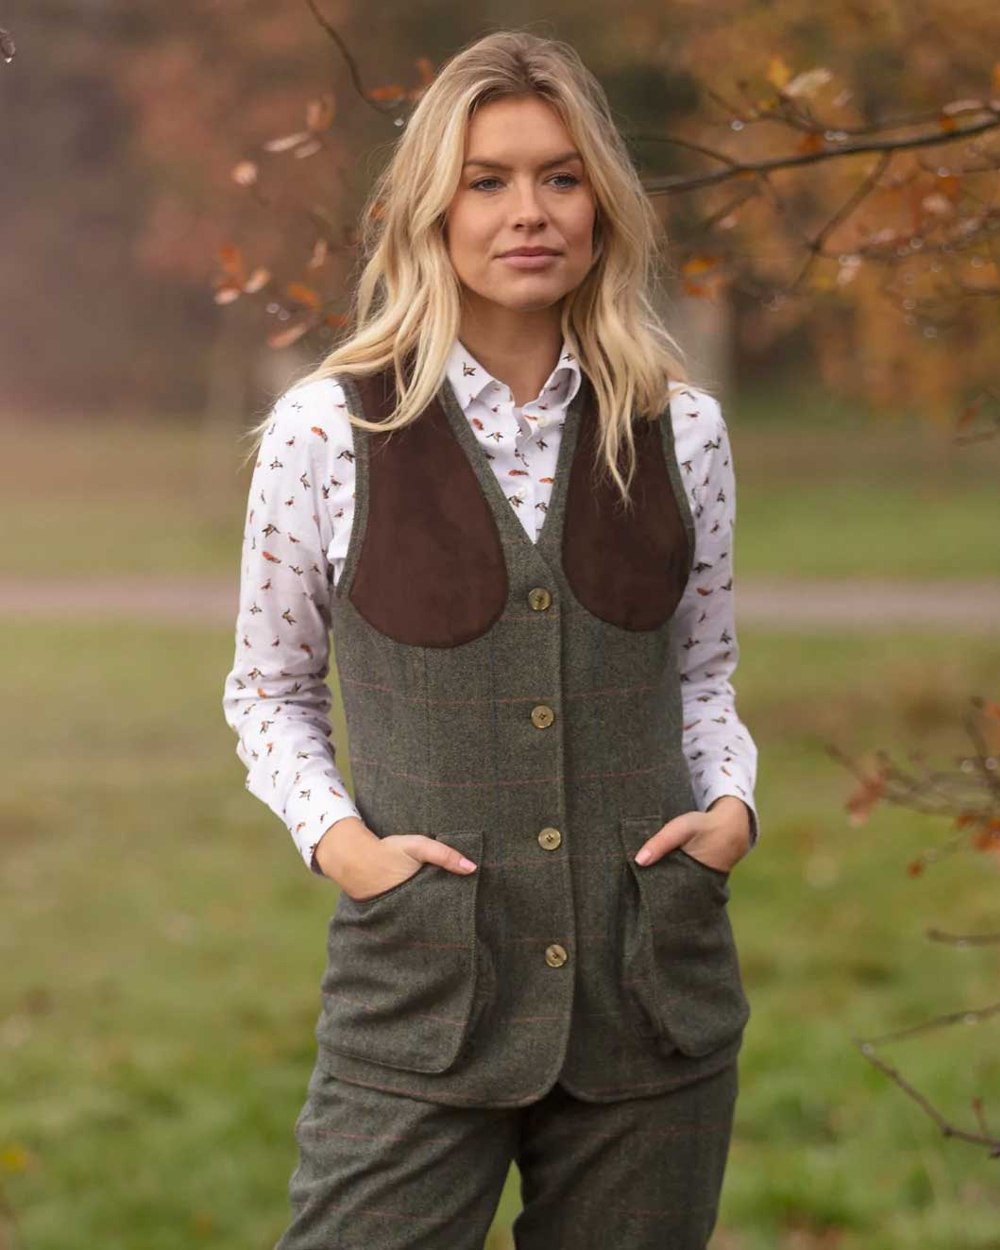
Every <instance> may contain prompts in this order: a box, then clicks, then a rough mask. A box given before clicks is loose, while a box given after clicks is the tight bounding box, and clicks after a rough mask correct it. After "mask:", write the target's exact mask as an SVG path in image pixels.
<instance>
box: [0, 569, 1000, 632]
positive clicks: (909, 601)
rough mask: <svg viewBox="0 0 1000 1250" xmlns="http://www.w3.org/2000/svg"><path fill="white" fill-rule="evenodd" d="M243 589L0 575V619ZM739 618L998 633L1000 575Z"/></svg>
mask: <svg viewBox="0 0 1000 1250" xmlns="http://www.w3.org/2000/svg"><path fill="white" fill-rule="evenodd" d="M236 595H237V588H236V584H235V582H233V581H227V580H225V579H223V578H218V577H207V578H206V577H202V578H194V577H168V576H162V577H159V576H158V577H130V576H125V575H120V576H111V577H89V578H85V579H82V578H44V579H35V578H28V577H23V578H21V577H0V617H6V618H7V619H12V618H15V617H49V618H52V617H56V616H58V615H60V614H63V615H72V616H74V617H77V618H80V617H86V618H88V619H99V618H102V617H103V618H120V617H126V616H129V617H136V616H138V617H144V618H156V619H158V620H162V621H172V622H176V621H184V622H190V623H192V624H205V625H225V624H227V623H230V624H233V623H235V613H236ZM736 596H737V599H736V611H737V625H766V626H772V627H782V626H787V627H789V628H793V629H798V628H817V629H822V628H835V629H898V628H901V627H905V626H907V625H910V626H913V627H915V628H925V629H943V630H948V631H950V632H954V633H962V634H970V633H971V634H989V633H995V632H1000V579H997V580H996V581H982V582H943V581H931V582H916V581H913V582H910V581H906V582H879V581H864V580H861V579H855V580H841V581H831V580H822V581H804V580H799V579H795V580H779V579H763V578H751V577H744V578H743V579H741V580H738V581H737V585H736Z"/></svg>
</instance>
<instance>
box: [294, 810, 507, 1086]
mask: <svg viewBox="0 0 1000 1250" xmlns="http://www.w3.org/2000/svg"><path fill="white" fill-rule="evenodd" d="M442 841H445V842H447V844H448V845H449V846H454V847H455V848H456V849H457V850H459V851H461V852H462V853H463V854H464V855H467V856H468V857H469V858H470V859H471V860H473V861H474V862H475V863H476V864H477V865H478V867H477V868H476V871H475V872H472V873H469V874H468V875H465V874H460V873H454V872H449V871H448V870H447V869H446V868H442V867H440V866H439V865H438V864H429V863H423V864H421V866H420V867H419V868H418V869H417V871H416V872H415V873H414V874H413V876H412V877H407V878H406V880H405V881H401V882H400V883H399V884H398V885H395V886H392V887H390V888H389V889H388V890H386V891H383V892H382V893H381V894H376V895H373V896H372V897H370V898H366V899H360V900H355V899H352V898H351V897H350V895H348V894H344V893H343V892H341V894H340V896H339V898H338V900H337V906H336V908H335V910H334V913H333V916H332V917H331V919H330V926H329V935H328V941H327V966H326V971H325V973H324V975H323V980H322V986H321V991H322V996H323V1011H322V1014H321V1016H320V1020H319V1023H318V1024H317V1030H316V1032H317V1039H318V1041H319V1042H320V1044H321V1045H322V1046H327V1047H329V1049H330V1050H334V1051H337V1052H338V1053H340V1054H344V1055H356V1056H358V1057H360V1058H362V1059H368V1060H371V1061H372V1062H373V1063H381V1064H385V1065H387V1066H388V1067H392V1068H401V1069H404V1070H406V1071H410V1072H444V1071H446V1070H447V1069H448V1068H449V1067H450V1066H451V1065H452V1064H453V1063H454V1062H455V1060H456V1059H457V1058H458V1055H459V1052H460V1051H461V1048H462V1044H463V1042H464V1041H465V1039H466V1037H467V1035H468V1034H469V1032H470V1030H471V1027H472V1024H473V1004H474V1003H476V1005H477V1008H478V1009H479V1010H481V1009H482V1007H483V1004H484V1002H485V995H484V994H483V993H482V992H480V993H479V994H478V995H477V994H476V989H477V986H478V987H479V989H480V991H482V990H483V988H484V987H483V985H482V984H481V982H482V980H483V978H484V977H488V976H489V975H491V969H492V961H491V960H490V959H489V957H488V952H487V951H486V949H485V947H484V945H483V944H482V942H481V941H480V939H479V936H478V934H477V931H476V911H477V909H476V898H477V896H478V892H479V877H480V874H481V873H482V871H483V868H482V863H481V852H482V847H483V834H482V832H481V831H471V830H466V831H463V832H459V833H448V834H447V835H442Z"/></svg>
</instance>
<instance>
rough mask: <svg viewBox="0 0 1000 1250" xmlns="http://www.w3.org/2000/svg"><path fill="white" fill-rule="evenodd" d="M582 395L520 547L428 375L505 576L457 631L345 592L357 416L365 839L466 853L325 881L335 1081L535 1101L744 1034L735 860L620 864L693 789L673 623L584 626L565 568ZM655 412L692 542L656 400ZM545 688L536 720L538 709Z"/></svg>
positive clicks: (690, 801) (457, 419) (360, 782)
mask: <svg viewBox="0 0 1000 1250" xmlns="http://www.w3.org/2000/svg"><path fill="white" fill-rule="evenodd" d="M339 380H340V381H341V383H342V385H343V386H344V389H345V392H346V394H347V397H348V399H349V401H350V404H351V410H352V411H354V412H356V413H361V414H363V415H364V416H366V417H367V418H368V419H369V420H373V419H375V417H374V415H373V414H372V413H370V412H366V411H365V409H364V406H363V403H362V395H361V392H360V390H359V389H358V387H357V386H356V385H355V384H354V382H353V380H352V379H351V378H350V377H343V378H341V379H339ZM584 394H585V390H584V388H583V387H581V389H580V391H579V392H578V393H577V395H576V397H575V398H574V400H573V402H572V404H571V406H570V408H569V410H568V412H567V416H566V422H565V426H564V429H563V436H562V442H561V445H560V450H559V461H558V466H557V469H556V473H555V481H554V485H553V491H552V496H551V501H550V504H549V508H548V511H547V513H546V517H545V522H544V525H543V527H542V530H541V532H540V535H539V538H538V541H537V543H533V542H532V541H531V539H530V538H529V537H528V535H527V533H526V532H525V530H524V528H523V526H522V525H521V523H520V521H519V520H518V518H517V517H516V516H515V515H514V513H513V511H512V509H511V506H510V504H509V503H508V501H507V499H506V497H505V495H504V493H503V490H502V489H501V487H500V485H499V483H498V482H497V480H496V477H495V476H494V474H493V471H492V469H491V468H490V465H489V463H488V461H487V459H486V457H485V456H484V454H483V451H482V449H481V447H480V445H479V444H478V443H477V441H476V438H475V435H474V433H473V431H472V429H471V427H470V426H469V423H468V419H467V418H466V416H465V414H464V413H463V411H462V409H461V407H460V405H459V403H458V400H457V398H456V396H455V394H454V392H453V390H452V389H451V386H450V384H449V383H448V381H447V380H445V381H444V382H443V384H442V388H441V392H440V394H439V400H440V402H441V404H442V405H443V408H444V411H445V412H446V414H447V417H448V422H449V425H450V427H451V430H452V432H453V434H454V437H455V438H456V439H457V440H458V442H459V444H460V445H461V447H462V449H463V450H464V452H465V453H466V455H467V457H468V460H469V462H470V464H471V466H472V468H473V470H474V472H475V474H476V477H477V479H478V481H479V484H480V487H481V489H482V491H483V493H484V496H485V498H486V499H487V501H488V502H489V505H490V507H491V509H492V512H493V515H494V517H495V521H496V525H497V527H498V530H499V534H500V536H501V539H502V543H503V551H504V556H505V560H506V565H507V574H508V581H509V593H508V597H507V603H506V607H505V609H504V611H503V613H502V615H501V616H500V618H499V619H498V620H496V622H495V623H494V624H493V625H492V626H491V627H490V628H489V629H488V630H487V631H486V632H485V633H484V634H483V635H482V636H481V637H478V638H475V639H473V640H472V641H470V642H463V643H461V644H460V645H455V646H439V647H420V646H412V645H407V644H404V643H401V642H397V641H395V640H394V639H392V638H390V637H388V636H386V635H385V634H384V633H381V632H380V631H379V630H377V629H375V628H373V627H372V625H371V624H369V622H368V621H367V620H365V619H364V618H363V617H362V616H361V615H360V613H359V612H358V610H357V609H356V608H355V606H354V605H353V604H352V602H351V599H350V587H351V582H352V577H353V575H354V573H355V571H356V569H357V567H358V562H359V559H360V558H361V556H362V552H363V545H364V535H365V524H366V518H367V515H368V481H369V473H368V471H369V465H370V456H371V454H372V448H373V445H374V440H375V439H377V438H384V437H385V436H382V435H375V434H372V433H370V432H368V431H365V430H361V429H358V428H357V427H354V439H355V441H354V454H355V469H356V500H355V519H354V526H353V531H352V535H351V540H350V547H349V550H348V553H347V557H346V562H345V566H344V569H343V573H342V575H341V577H340V579H339V581H338V583H337V585H336V587H335V588H334V590H333V593H332V602H331V616H332V631H333V642H334V648H335V653H336V663H337V669H338V675H339V680H340V686H341V691H342V695H343V701H344V709H345V714H346V718H347V729H348V736H349V741H350V760H351V774H352V778H353V784H354V791H355V793H354V800H355V803H356V804H357V806H358V810H359V811H360V812H361V813H362V816H363V817H364V819H365V822H366V824H367V825H368V826H369V827H370V828H371V829H372V830H373V831H374V832H375V833H377V834H378V835H379V836H385V835H386V834H390V833H423V834H427V835H428V836H431V837H435V838H439V839H440V840H442V841H443V842H446V843H448V844H449V845H450V846H454V847H456V848H458V849H459V850H461V851H462V852H464V853H465V854H466V855H468V856H469V857H470V858H471V859H473V860H474V861H475V862H476V863H477V864H478V870H477V871H476V872H474V873H472V874H470V875H468V876H461V875H457V874H453V873H449V872H447V871H446V870H444V869H442V868H438V867H437V866H434V865H429V864H424V865H423V866H422V867H421V868H420V869H419V870H418V871H417V872H416V874H415V875H413V876H412V877H410V878H408V879H407V880H406V881H404V882H402V883H401V884H399V885H397V886H395V887H393V888H391V889H389V890H387V891H385V892H384V893H382V894H378V895H376V896H374V897H373V898H369V899H366V900H364V901H356V900H353V899H351V898H350V897H349V896H348V895H346V894H344V893H341V894H340V895H339V897H338V900H337V904H336V908H335V910H334V912H333V915H332V916H331V919H330V925H329V932H328V947H327V966H326V969H325V972H324V974H323V978H322V984H321V995H322V1008H321V1011H320V1016H319V1019H318V1022H317V1025H316V1038H317V1041H318V1044H319V1047H320V1051H321V1053H322V1055H323V1061H324V1063H325V1065H326V1067H327V1069H328V1071H329V1072H330V1073H331V1074H332V1075H334V1076H337V1077H340V1078H342V1079H344V1080H347V1081H350V1082H354V1083H358V1084H361V1085H367V1086H369V1087H371V1088H373V1089H380V1090H383V1091H387V1092H389V1091H391V1092H395V1093H402V1094H409V1095H411V1096H413V1097H416V1098H423V1099H428V1100H432V1101H436V1102H439V1103H445V1104H453V1105H464V1106H481V1107H505V1106H523V1105H526V1104H528V1103H531V1102H534V1101H536V1100H538V1099H540V1098H541V1097H542V1096H543V1095H545V1094H546V1093H547V1092H548V1091H549V1090H551V1089H552V1087H553V1086H554V1084H555V1083H556V1082H557V1081H558V1082H559V1083H561V1085H562V1086H563V1087H564V1088H565V1089H566V1090H568V1091H570V1092H571V1093H573V1094H575V1095H576V1096H577V1097H578V1098H580V1099H583V1100H586V1101H593V1102H611V1101H614V1100H617V1099H621V1098H627V1097H636V1096H647V1095H655V1094H658V1093H662V1092H664V1091H667V1090H669V1089H673V1088H676V1087H679V1086H682V1085H685V1084H687V1083H691V1082H694V1081H698V1080H700V1079H702V1078H703V1077H706V1076H707V1075H709V1074H711V1073H714V1072H719V1071H721V1070H722V1069H723V1068H726V1067H727V1066H729V1065H731V1064H732V1063H733V1061H734V1059H735V1057H736V1055H737V1053H738V1051H739V1049H740V1046H741V1042H742V1033H743V1029H744V1026H745V1024H746V1022H747V1020H748V1018H749V1012H750V1009H749V1004H748V1002H747V999H746V996H745V994H744V991H743V984H742V981H741V975H740V967H739V960H738V957H737V952H736V947H735V943H734V938H733V932H732V927H731V924H730V919H729V915H728V911H727V903H728V900H729V896H730V889H731V884H732V883H731V881H730V880H729V876H728V874H726V873H723V872H720V871H717V870H715V869H712V868H709V867H708V866H706V865H704V864H702V863H701V862H700V861H698V860H696V859H694V858H693V857H691V856H689V855H687V854H686V853H685V852H684V851H683V850H676V851H674V852H672V853H670V854H669V855H667V856H665V857H664V858H662V859H661V860H659V861H657V862H656V863H655V864H652V865H650V866H648V867H646V868H641V867H639V866H638V865H636V864H635V863H634V862H633V860H632V856H633V855H634V853H635V851H636V850H638V848H639V846H640V845H641V844H642V843H643V842H644V841H645V840H646V839H647V838H648V837H649V836H650V835H651V834H653V833H654V832H655V831H656V830H657V829H659V828H660V827H661V826H662V825H663V824H665V823H666V822H667V821H668V820H670V819H671V818H672V817H674V816H676V815H678V814H680V813H682V812H685V811H688V810H692V809H693V808H694V807H695V806H696V803H695V799H694V794H693V791H692V787H691V780H690V774H689V771H688V767H687V763H686V760H685V758H684V755H683V752H682V700H681V689H680V680H679V669H678V663H677V656H676V653H675V650H674V646H675V643H674V641H673V638H672V635H671V630H670V621H669V620H668V621H666V622H665V623H664V624H663V625H662V626H661V627H660V628H656V629H649V630H635V629H625V628H622V627H620V626H618V625H615V624H612V623H609V622H606V621H604V620H601V619H599V618H598V617H597V616H595V615H594V614H592V613H591V612H589V611H588V610H587V609H586V608H584V607H583V606H582V604H581V603H579V602H578V601H577V599H576V598H575V597H574V594H573V591H572V589H571V586H570V584H569V583H568V581H567V579H566V577H565V574H564V572H563V567H562V562H561V559H560V553H561V541H562V530H563V523H564V519H565V516H566V506H565V505H566V492H567V479H568V476H569V467H570V463H571V460H572V457H573V454H574V449H575V447H576V444H577V436H578V433H579V429H580V424H581V420H582V417H581V414H582V412H583V396H584ZM659 426H660V431H661V435H662V437H661V439H660V444H659V446H661V447H662V451H663V454H664V456H665V457H666V461H667V467H668V471H669V475H670V482H671V485H672V487H673V490H674V494H675V496H676V499H677V503H678V505H679V507H680V509H681V511H682V515H683V519H684V526H685V529H686V531H687V534H688V539H689V551H690V559H691V560H693V558H694V556H693V553H694V528H693V520H692V517H691V515H690V509H689V507H688V503H687V498H686V495H685V492H684V489H683V485H682V482H681V479H680V471H679V468H678V465H677V461H676V456H675V452H674V444H673V430H672V424H671V418H670V413H669V410H665V411H664V413H663V414H661V417H660V419H659ZM651 445H655V444H651ZM446 486H447V484H446V483H445V484H436V485H435V489H439V488H440V489H444V488H446ZM414 523H419V518H415V521H414ZM460 540H461V535H457V536H456V541H460ZM538 588H544V589H546V590H548V591H549V592H550V595H551V602H550V605H549V606H548V607H547V608H546V609H544V610H539V609H538V608H537V607H536V606H533V603H537V597H536V598H535V599H534V601H530V600H529V592H531V591H533V590H536V589H538ZM441 593H442V594H445V595H451V596H454V597H456V598H457V597H459V596H461V595H462V593H463V588H462V586H461V585H443V586H442V587H441ZM539 706H546V707H549V708H551V709H552V711H553V713H554V719H553V720H552V723H551V724H549V725H547V726H544V727H540V726H539V725H537V724H536V721H535V720H533V718H532V712H533V709H536V708H538V707H539ZM546 828H554V829H556V830H558V831H559V834H560V835H561V839H560V840H559V844H558V846H556V847H555V848H554V849H547V848H546V847H545V846H544V845H543V844H542V842H541V841H540V839H539V834H540V832H541V831H542V830H543V829H546ZM553 944H559V945H561V946H562V947H563V948H564V949H565V951H566V952H567V954H568V959H566V961H565V962H564V963H562V964H561V966H552V965H551V964H550V962H549V961H548V960H547V958H546V951H547V949H549V948H550V947H551V946H552V945H553Z"/></svg>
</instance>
